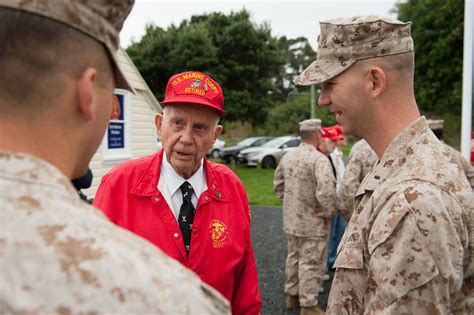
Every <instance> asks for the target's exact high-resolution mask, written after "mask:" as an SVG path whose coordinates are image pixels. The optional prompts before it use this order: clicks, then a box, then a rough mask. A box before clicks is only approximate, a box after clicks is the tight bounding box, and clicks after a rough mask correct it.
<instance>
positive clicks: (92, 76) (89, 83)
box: [76, 68, 97, 121]
mask: <svg viewBox="0 0 474 315" xmlns="http://www.w3.org/2000/svg"><path fill="white" fill-rule="evenodd" d="M96 80H97V70H96V69H94V68H87V69H86V70H84V71H83V72H82V74H81V75H80V77H79V78H78V79H76V100H77V101H76V104H77V109H78V111H79V112H80V114H81V115H82V117H83V118H84V119H85V120H86V121H92V120H94V119H95V118H96V113H95V111H94V106H96V104H95V102H94V84H95V81H96Z"/></svg>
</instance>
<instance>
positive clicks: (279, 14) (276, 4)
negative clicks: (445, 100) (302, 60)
mask: <svg viewBox="0 0 474 315" xmlns="http://www.w3.org/2000/svg"><path fill="white" fill-rule="evenodd" d="M396 2H397V0H306V1H301V0H300V1H298V0H295V1H291V0H286V1H282V0H271V1H270V0H241V1H236V0H215V1H209V0H207V1H197V0H195V1H189V0H188V1H179V0H178V1H176V0H174V1H168V0H148V1H146V0H141V1H140V0H136V3H135V6H134V7H133V9H132V12H131V13H130V16H129V17H128V18H127V20H126V21H125V25H124V27H123V30H122V32H121V34H120V39H121V46H122V47H124V48H126V47H128V46H129V45H130V43H131V42H132V41H139V40H140V38H141V37H142V36H143V35H144V33H145V25H146V24H147V23H153V24H154V25H156V26H160V27H162V28H167V27H168V26H170V25H171V24H175V25H178V24H179V23H180V22H181V21H183V20H185V19H188V20H189V18H190V17H191V16H193V15H196V14H203V13H210V12H216V11H217V12H222V13H225V14H229V13H230V12H231V11H239V10H241V9H242V8H246V9H247V10H248V11H249V12H250V13H251V17H252V21H253V22H255V23H257V24H260V23H262V22H269V23H270V25H271V29H272V34H273V35H274V36H283V35H285V36H287V37H288V38H296V37H299V36H304V37H306V38H308V39H309V42H310V43H311V45H312V46H313V48H316V47H317V36H318V35H319V24H318V22H319V21H320V20H325V19H329V18H333V17H338V16H352V15H369V14H378V15H385V16H391V17H396V15H395V14H394V13H391V12H390V10H391V9H393V8H394V6H395V3H396Z"/></svg>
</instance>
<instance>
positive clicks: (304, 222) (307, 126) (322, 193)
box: [273, 119, 336, 315]
mask: <svg viewBox="0 0 474 315" xmlns="http://www.w3.org/2000/svg"><path fill="white" fill-rule="evenodd" d="M299 129H300V137H301V144H300V145H299V146H298V147H297V148H296V149H295V150H292V151H290V152H288V153H287V154H285V155H284V156H283V158H282V160H281V161H280V163H279V164H278V167H277V169H276V170H275V178H274V180H273V185H274V188H275V192H276V194H277V196H278V198H279V199H280V200H282V201H283V230H284V231H285V233H286V234H287V237H288V256H287V258H286V269H285V276H286V281H285V293H286V294H287V300H286V306H287V307H288V308H290V309H292V308H297V307H299V306H301V314H302V315H304V314H324V311H322V310H321V309H320V308H319V307H318V295H319V294H320V293H321V292H322V291H323V287H322V284H323V281H324V280H325V279H327V275H326V272H327V269H326V261H327V240H328V234H329V229H330V223H331V217H332V215H333V213H334V211H335V209H336V202H335V201H336V182H335V177H334V174H333V171H332V168H331V164H330V162H329V159H328V158H327V157H326V156H325V155H324V154H322V153H321V152H319V151H318V150H317V147H318V145H319V144H320V142H321V120H319V119H308V120H304V121H302V122H300V126H299Z"/></svg>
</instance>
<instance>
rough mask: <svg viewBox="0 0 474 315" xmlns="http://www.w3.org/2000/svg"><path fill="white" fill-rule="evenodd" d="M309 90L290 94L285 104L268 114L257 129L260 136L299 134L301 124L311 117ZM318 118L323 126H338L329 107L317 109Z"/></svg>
mask: <svg viewBox="0 0 474 315" xmlns="http://www.w3.org/2000/svg"><path fill="white" fill-rule="evenodd" d="M309 100H310V94H309V89H308V88H306V91H302V92H299V93H294V94H290V96H289V97H288V99H287V100H286V101H284V102H281V103H278V104H277V105H276V106H275V107H274V108H273V110H272V111H271V112H270V113H269V114H268V117H267V120H266V122H265V124H264V125H262V126H260V127H259V128H257V129H256V133H258V134H262V135H263V134H266V135H268V134H270V135H275V136H281V135H286V134H298V128H299V124H298V123H299V122H300V121H302V120H304V119H309V118H310V116H311V113H310V106H309ZM315 114H316V117H317V118H319V119H321V120H322V125H323V126H325V127H326V126H331V125H334V124H336V117H335V116H334V114H333V113H331V112H330V111H329V108H328V107H319V106H318V107H316V112H315Z"/></svg>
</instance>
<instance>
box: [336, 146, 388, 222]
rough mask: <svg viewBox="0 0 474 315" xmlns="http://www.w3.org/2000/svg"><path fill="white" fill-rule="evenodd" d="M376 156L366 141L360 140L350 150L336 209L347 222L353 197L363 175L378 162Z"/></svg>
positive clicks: (351, 209)
mask: <svg viewBox="0 0 474 315" xmlns="http://www.w3.org/2000/svg"><path fill="white" fill-rule="evenodd" d="M378 159H379V158H378V157H377V154H376V153H375V152H374V150H372V148H371V147H370V146H369V144H368V143H367V141H365V140H364V139H361V140H359V141H357V142H356V143H355V144H354V145H353V146H352V148H351V152H350V153H349V159H348V161H347V165H346V169H345V172H344V177H343V179H342V183H341V186H340V190H339V200H338V209H339V211H340V212H341V214H342V215H343V216H344V218H345V219H346V220H347V221H349V220H350V218H351V215H352V211H353V203H354V196H355V193H356V192H357V189H359V185H360V183H361V182H362V180H363V179H364V177H365V175H367V173H368V172H369V171H370V170H371V169H372V167H373V166H374V164H375V163H376V162H377V161H378Z"/></svg>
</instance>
